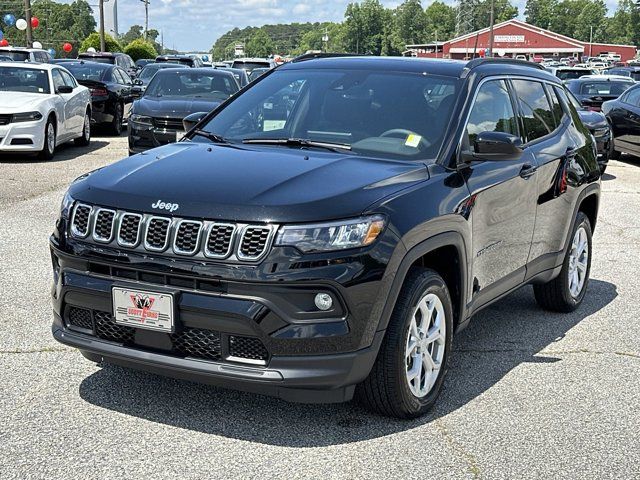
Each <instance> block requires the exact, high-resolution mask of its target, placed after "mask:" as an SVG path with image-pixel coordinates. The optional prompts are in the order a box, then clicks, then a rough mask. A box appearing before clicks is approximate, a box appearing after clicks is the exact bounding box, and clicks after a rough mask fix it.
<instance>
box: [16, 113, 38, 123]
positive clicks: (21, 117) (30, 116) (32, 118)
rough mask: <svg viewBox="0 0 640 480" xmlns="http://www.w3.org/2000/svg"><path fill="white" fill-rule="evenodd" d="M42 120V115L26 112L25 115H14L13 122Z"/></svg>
mask: <svg viewBox="0 0 640 480" xmlns="http://www.w3.org/2000/svg"><path fill="white" fill-rule="evenodd" d="M38 120H42V114H41V113H40V112H26V113H14V114H13V121H14V122H36V121H38Z"/></svg>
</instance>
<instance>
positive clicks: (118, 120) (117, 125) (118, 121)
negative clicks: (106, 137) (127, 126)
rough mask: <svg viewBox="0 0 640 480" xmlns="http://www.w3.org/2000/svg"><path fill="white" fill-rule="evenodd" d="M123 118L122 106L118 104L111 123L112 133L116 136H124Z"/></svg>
mask: <svg viewBox="0 0 640 480" xmlns="http://www.w3.org/2000/svg"><path fill="white" fill-rule="evenodd" d="M122 116H123V110H122V105H121V104H119V103H118V104H117V105H116V108H115V111H114V112H113V120H112V121H111V133H113V134H114V135H117V136H120V135H121V134H122V121H123V120H122V118H123V117H122Z"/></svg>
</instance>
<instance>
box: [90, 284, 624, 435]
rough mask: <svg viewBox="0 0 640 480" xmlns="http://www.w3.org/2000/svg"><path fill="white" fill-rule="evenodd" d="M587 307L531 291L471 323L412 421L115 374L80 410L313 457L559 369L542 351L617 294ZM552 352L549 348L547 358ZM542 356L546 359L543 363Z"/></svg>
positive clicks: (594, 294) (93, 387) (593, 292)
mask: <svg viewBox="0 0 640 480" xmlns="http://www.w3.org/2000/svg"><path fill="white" fill-rule="evenodd" d="M588 288H589V290H588V292H587V295H586V297H585V301H584V303H583V305H582V306H581V307H580V309H579V310H578V311H576V312H573V313H570V314H554V313H549V312H544V311H542V310H540V309H539V308H538V307H537V305H536V304H535V301H534V299H533V292H532V289H531V287H526V288H523V289H520V290H519V291H518V292H515V293H514V294H512V295H510V296H509V297H507V298H505V299H503V300H501V301H500V302H497V303H495V304H494V305H492V306H491V307H489V308H487V309H486V310H484V311H483V312H481V313H479V314H478V315H477V316H476V317H475V318H474V320H473V322H472V324H471V325H470V326H469V327H468V328H467V329H466V330H465V331H463V332H462V333H461V334H460V335H458V336H457V337H456V338H455V340H454V350H453V352H452V357H451V364H450V370H449V373H448V376H447V380H446V382H445V386H444V389H443V391H442V393H441V395H440V398H439V399H438V402H437V404H436V407H435V408H434V409H433V410H432V411H431V412H430V413H428V414H427V415H425V416H424V417H422V418H419V419H416V420H408V421H407V420H395V419H390V418H385V417H381V416H378V415H373V414H371V413H369V412H367V411H365V410H364V409H362V408H361V407H359V406H358V405H357V404H355V403H354V402H352V403H348V404H338V405H300V404H292V403H286V402H284V401H281V400H278V399H274V398H269V397H264V396H260V395H253V394H246V393H241V392H236V391H231V390H224V389H219V388H215V387H211V386H207V385H200V384H195V383H190V382H183V381H177V380H173V379H167V378H164V377H160V376H156V375H153V374H148V373H144V372H138V371H132V370H128V369H124V368H120V367H117V366H113V365H103V368H101V369H100V370H99V371H97V372H96V373H94V374H92V375H90V376H89V377H87V378H85V379H84V380H83V381H82V382H81V384H80V387H79V393H80V396H81V398H82V399H84V400H85V401H87V402H89V403H91V404H93V405H96V406H100V407H103V408H106V409H109V410H113V411H116V412H119V413H124V414H126V415H133V416H135V417H138V418H143V419H145V420H149V421H152V422H158V423H162V424H166V425H171V426H175V427H179V428H184V429H189V430H194V431H197V432H202V433H209V434H214V435H222V436H226V437H230V438H235V439H240V440H247V441H251V442H258V443H263V444H269V445H277V446H286V447H318V446H328V445H338V444H345V443H352V442H358V441H363V440H368V439H372V438H378V437H383V436H387V435H390V434H394V433H397V432H401V431H406V430H409V429H412V428H415V427H417V426H420V425H423V424H426V423H429V422H431V421H433V420H435V419H437V418H439V417H442V416H444V415H446V414H448V413H450V412H453V411H455V410H457V409H458V408H460V407H462V406H464V405H466V404H467V403H468V402H470V401H472V400H473V399H474V398H476V397H477V396H478V395H480V394H482V393H483V392H485V391H487V390H488V389H490V388H491V387H492V386H493V385H495V384H496V383H497V382H499V381H500V380H501V379H502V378H503V377H504V376H505V375H507V374H508V373H509V372H510V371H511V370H513V369H514V368H516V367H518V366H519V365H521V364H523V363H549V362H559V361H562V359H560V358H557V357H554V356H553V351H554V350H556V351H557V349H553V348H552V347H550V346H551V345H552V344H553V343H554V342H557V341H558V340H559V339H562V338H563V337H564V335H565V334H566V333H567V332H568V331H569V330H570V329H571V328H573V327H574V326H576V325H577V324H578V323H580V322H581V321H582V320H583V319H585V318H586V317H588V316H590V315H592V314H593V313H595V312H597V311H599V310H601V309H602V308H604V307H605V306H606V305H607V304H609V303H610V302H611V301H613V299H614V298H615V297H616V296H617V291H616V286H615V285H613V284H611V283H608V282H604V281H600V280H591V282H590V284H589V287H588ZM549 347H550V348H549ZM544 349H548V350H549V352H550V353H542V354H540V355H539V352H541V351H542V350H544Z"/></svg>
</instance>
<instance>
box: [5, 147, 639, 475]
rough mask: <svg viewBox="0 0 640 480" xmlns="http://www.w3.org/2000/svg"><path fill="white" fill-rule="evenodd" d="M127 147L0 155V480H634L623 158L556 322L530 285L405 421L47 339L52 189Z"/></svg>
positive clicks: (635, 224) (465, 340)
mask: <svg viewBox="0 0 640 480" xmlns="http://www.w3.org/2000/svg"><path fill="white" fill-rule="evenodd" d="M125 155H126V137H124V136H123V137H120V138H110V137H98V138H94V140H93V141H92V144H91V146H90V147H89V148H83V149H80V148H76V147H74V146H73V145H70V146H68V147H65V148H63V149H62V150H61V151H60V152H59V154H58V156H57V157H56V160H55V161H53V162H49V163H40V162H37V161H36V160H35V159H31V158H14V157H0V225H1V226H2V227H1V228H0V259H1V261H0V278H2V283H1V284H0V478H3V479H11V478H20V479H22V478H185V479H186V478H205V477H209V478H235V477H237V478H261V479H262V478H287V479H290V478H322V479H326V478H344V477H349V478H369V479H370V478H398V477H413V478H487V479H490V478H510V479H512V478H545V479H546V478H580V479H587V478H588V479H591V478H598V479H602V478H612V479H633V478H640V409H639V407H638V406H639V405H640V323H639V322H638V312H639V311H640V308H639V307H638V305H640V289H639V286H640V281H639V280H638V272H639V271H640V216H639V214H638V212H640V160H638V159H632V158H627V157H623V161H620V162H612V163H611V164H610V166H609V170H608V171H607V174H606V175H605V177H604V180H603V198H602V203H601V208H600V217H599V223H598V227H597V229H596V232H595V236H594V258H593V266H592V274H591V275H592V280H591V283H590V284H589V287H588V288H589V290H588V292H587V296H586V298H585V302H584V304H583V305H582V307H581V308H580V309H579V310H578V311H577V312H574V313H572V314H569V315H560V314H549V313H546V312H543V311H541V310H540V309H538V307H537V306H536V304H535V302H534V299H533V294H532V291H531V289H530V288H529V287H527V288H524V289H522V290H520V291H519V292H516V293H515V294H513V295H511V296H510V297H508V298H506V299H504V300H502V301H500V302H498V303H496V304H494V305H493V306H491V307H490V308H489V309H487V310H485V311H484V312H482V313H481V314H479V315H477V317H475V319H474V322H473V324H472V325H471V326H470V327H469V328H468V329H467V330H465V331H464V332H463V333H462V334H461V335H459V336H458V337H457V338H456V339H455V341H454V352H453V354H452V365H451V370H450V372H449V376H448V379H447V382H446V384H445V388H444V391H443V393H442V395H441V397H440V400H439V402H438V404H437V407H436V409H435V410H433V411H432V412H431V413H430V414H429V415H427V416H425V417H424V418H421V419H418V420H414V421H397V420H390V419H387V418H383V417H378V416H374V415H371V414H369V413H367V412H365V411H362V410H361V409H360V408H359V407H358V406H356V405H353V404H344V405H320V406H318V405H296V404H288V403H285V402H282V401H279V400H276V399H272V398H267V397H261V396H256V395H250V394H244V393H238V392H233V391H227V390H222V389H216V388H214V387H209V386H203V385H198V384H192V383H187V382H180V381H176V380H171V379H166V378H162V377H158V376H154V375H151V374H146V373H140V372H134V371H128V370H125V369H123V368H119V367H115V366H109V365H105V366H102V367H99V366H96V365H94V364H92V363H90V362H88V361H87V360H85V359H84V358H83V357H81V355H80V354H79V353H78V352H76V351H75V350H72V349H70V348H67V347H64V346H62V345H60V344H58V343H56V342H55V341H54V340H53V338H52V337H51V333H50V324H51V311H50V310H51V307H50V300H49V291H50V281H51V280H50V259H49V253H48V245H47V244H48V236H49V234H50V232H51V230H52V227H53V224H54V220H55V218H56V215H57V211H58V207H59V205H60V201H61V199H62V195H63V192H64V189H65V186H66V185H67V184H68V183H69V182H70V181H71V180H73V179H74V178H76V177H77V176H78V175H80V174H81V173H83V172H85V171H88V170H92V169H94V168H97V167H100V166H102V165H105V164H108V163H111V162H113V161H116V160H118V159H120V158H122V157H124V156H125Z"/></svg>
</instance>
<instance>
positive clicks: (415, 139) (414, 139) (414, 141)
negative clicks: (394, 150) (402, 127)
mask: <svg viewBox="0 0 640 480" xmlns="http://www.w3.org/2000/svg"><path fill="white" fill-rule="evenodd" d="M420 140H422V137H421V136H420V135H414V134H413V133H411V134H409V135H408V136H407V140H406V141H405V142H404V144H405V145H406V146H407V147H413V148H417V147H418V145H420Z"/></svg>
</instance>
